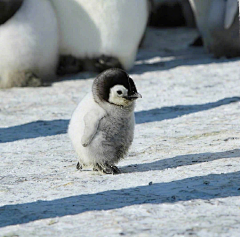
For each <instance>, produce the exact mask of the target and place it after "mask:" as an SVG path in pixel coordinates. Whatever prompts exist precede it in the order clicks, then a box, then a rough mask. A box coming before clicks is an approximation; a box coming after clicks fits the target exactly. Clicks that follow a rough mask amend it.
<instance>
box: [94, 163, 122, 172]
mask: <svg viewBox="0 0 240 237" xmlns="http://www.w3.org/2000/svg"><path fill="white" fill-rule="evenodd" d="M93 170H94V171H100V172H103V173H104V174H120V173H121V171H120V170H119V169H118V167H117V166H115V165H109V164H104V165H100V164H96V165H95V166H94V168H93Z"/></svg>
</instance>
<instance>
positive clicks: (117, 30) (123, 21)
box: [51, 0, 148, 70]
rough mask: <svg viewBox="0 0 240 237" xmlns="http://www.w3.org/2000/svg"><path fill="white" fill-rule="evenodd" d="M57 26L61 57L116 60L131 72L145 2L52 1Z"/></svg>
mask: <svg viewBox="0 0 240 237" xmlns="http://www.w3.org/2000/svg"><path fill="white" fill-rule="evenodd" d="M51 1H52V2H53V5H54V6H55V8H56V12H57V16H58V21H59V25H60V54H61V55H72V56H74V57H77V58H79V59H84V58H89V59H91V58H97V57H99V56H101V55H106V56H110V57H116V58H117V59H118V60H119V61H120V63H121V64H122V66H123V68H124V69H126V70H128V69H130V68H131V67H132V66H133V64H134V60H135V57H136V52H137V49H138V45H139V42H140V40H141V38H142V36H143V33H144V30H145V27H146V24H147V18H148V5H147V0H68V1H66V0H51Z"/></svg>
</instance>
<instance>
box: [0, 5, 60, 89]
mask: <svg viewBox="0 0 240 237" xmlns="http://www.w3.org/2000/svg"><path fill="white" fill-rule="evenodd" d="M0 6H1V9H0V13H1V17H0V24H1V25H0V88H8V87H14V86H38V85H40V83H41V79H42V80H48V79H54V76H55V71H56V65H57V62H58V24H57V18H56V14H55V12H54V9H53V7H52V5H51V3H50V1H49V0H41V1H39V0H3V1H2V0H1V2H0Z"/></svg>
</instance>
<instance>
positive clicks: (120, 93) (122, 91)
mask: <svg viewBox="0 0 240 237" xmlns="http://www.w3.org/2000/svg"><path fill="white" fill-rule="evenodd" d="M127 95H128V89H127V88H125V87H124V86H122V85H116V86H114V87H112V88H111V89H110V93H109V99H108V101H109V102H110V103H112V104H115V105H121V106H128V105H129V104H130V103H132V102H131V101H129V100H127V99H125V98H124V97H125V96H127Z"/></svg>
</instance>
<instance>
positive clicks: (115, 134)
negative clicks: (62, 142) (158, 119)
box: [68, 68, 142, 174]
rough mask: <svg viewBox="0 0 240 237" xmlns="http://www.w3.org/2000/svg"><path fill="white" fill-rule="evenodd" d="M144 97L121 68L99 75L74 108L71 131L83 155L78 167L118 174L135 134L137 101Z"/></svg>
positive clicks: (78, 149) (80, 156)
mask: <svg viewBox="0 0 240 237" xmlns="http://www.w3.org/2000/svg"><path fill="white" fill-rule="evenodd" d="M141 97H142V96H141V95H140V94H139V93H138V92H137V89H136V86H135V84H134V82H133V80H132V79H131V78H130V77H129V76H128V74H127V73H126V72H125V71H123V70H121V69H116V68H114V69H108V70H106V71H104V72H103V73H101V74H99V75H98V76H97V77H96V78H95V80H94V82H93V86H92V92H90V93H88V94H87V95H86V96H85V97H84V98H83V100H82V101H81V102H80V103H79V105H78V106H77V108H76V110H75V111H74V113H73V115H72V118H71V121H70V124H69V128H68V134H69V136H70V139H71V141H72V144H73V146H74V148H75V150H76V152H77V154H78V156H79V163H78V164H77V169H81V168H82V167H83V166H92V167H93V170H95V171H101V172H103V173H106V174H117V173H120V170H119V169H118V168H117V167H116V166H115V164H116V163H117V162H118V161H119V160H120V159H122V158H124V156H125V155H126V153H127V151H128V149H129V147H130V145H131V144H132V141H133V135H134V125H135V117H134V107H135V100H136V99H138V98H141Z"/></svg>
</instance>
